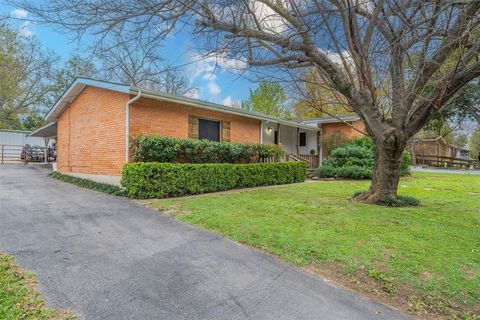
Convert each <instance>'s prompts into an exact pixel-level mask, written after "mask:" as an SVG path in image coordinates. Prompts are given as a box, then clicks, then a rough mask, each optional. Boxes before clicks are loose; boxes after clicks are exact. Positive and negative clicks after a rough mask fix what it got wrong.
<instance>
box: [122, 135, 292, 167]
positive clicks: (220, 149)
mask: <svg viewBox="0 0 480 320" xmlns="http://www.w3.org/2000/svg"><path fill="white" fill-rule="evenodd" d="M131 145H132V155H133V159H134V160H135V161H137V162H180V163H252V162H259V160H260V159H261V158H269V157H280V156H282V155H283V154H284V151H283V149H282V148H281V147H280V146H278V145H265V144H247V143H230V142H214V141H208V140H197V139H178V138H170V137H161V136H139V137H135V138H133V139H132V144H131Z"/></svg>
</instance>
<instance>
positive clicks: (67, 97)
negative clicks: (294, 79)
mask: <svg viewBox="0 0 480 320" xmlns="http://www.w3.org/2000/svg"><path fill="white" fill-rule="evenodd" d="M87 86H92V87H97V88H102V89H106V90H111V91H116V92H120V93H126V94H129V95H137V94H138V92H139V91H141V92H142V97H145V98H151V99H156V100H162V101H169V102H174V103H179V104H182V105H188V106H192V107H197V108H202V109H209V110H215V111H220V112H224V113H230V114H235V115H239V116H244V117H248V118H254V119H258V120H263V121H267V122H273V123H279V124H283V125H287V126H292V127H297V128H302V129H305V130H314V131H317V130H318V128H317V127H316V126H312V125H308V124H304V123H299V122H295V121H288V120H283V119H279V118H276V117H272V116H268V115H265V114H261V113H258V112H252V111H247V110H244V109H241V108H234V107H227V106H224V105H221V104H217V103H212V102H207V101H203V100H198V99H192V98H188V97H184V96H178V95H173V94H168V93H164V92H159V91H153V90H147V89H143V88H139V87H134V86H128V85H123V84H119V83H112V82H106V81H100V80H94V79H87V78H77V79H75V81H74V82H73V83H72V84H71V85H70V87H69V88H68V89H67V91H65V93H64V94H63V95H62V97H61V98H60V99H58V101H57V102H56V103H55V104H54V105H53V107H52V108H51V109H50V111H49V112H48V113H47V115H46V116H45V117H46V119H47V120H48V121H51V122H54V121H56V119H57V118H58V117H59V116H60V114H61V113H62V112H63V110H65V108H66V107H68V105H69V104H70V103H71V102H72V101H73V100H75V98H76V97H77V96H78V95H79V94H80V93H81V92H82V91H83V89H85V87H87Z"/></svg>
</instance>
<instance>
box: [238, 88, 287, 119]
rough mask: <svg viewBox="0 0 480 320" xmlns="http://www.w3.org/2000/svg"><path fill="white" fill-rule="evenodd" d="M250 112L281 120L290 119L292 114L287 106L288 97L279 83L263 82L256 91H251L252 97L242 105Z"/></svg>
mask: <svg viewBox="0 0 480 320" xmlns="http://www.w3.org/2000/svg"><path fill="white" fill-rule="evenodd" d="M242 107H243V108H244V109H245V110H248V111H255V112H259V113H263V114H267V115H270V116H274V117H277V118H281V119H290V118H291V112H290V109H289V107H288V105H287V95H286V94H285V91H284V90H283V88H282V87H281V86H280V84H278V83H267V82H262V83H260V84H259V86H258V88H257V89H255V90H253V91H252V90H250V97H249V98H248V100H247V101H245V102H244V103H243V104H242Z"/></svg>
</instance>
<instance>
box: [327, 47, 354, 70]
mask: <svg viewBox="0 0 480 320" xmlns="http://www.w3.org/2000/svg"><path fill="white" fill-rule="evenodd" d="M319 50H320V51H321V52H322V53H324V54H325V55H326V56H327V58H329V59H330V60H332V62H333V63H335V64H336V65H338V66H339V67H342V68H343V67H344V64H343V61H345V63H346V64H347V66H349V67H352V66H353V64H354V62H353V58H352V56H351V55H350V52H348V51H347V50H342V51H341V52H340V53H338V52H336V51H330V50H322V49H319Z"/></svg>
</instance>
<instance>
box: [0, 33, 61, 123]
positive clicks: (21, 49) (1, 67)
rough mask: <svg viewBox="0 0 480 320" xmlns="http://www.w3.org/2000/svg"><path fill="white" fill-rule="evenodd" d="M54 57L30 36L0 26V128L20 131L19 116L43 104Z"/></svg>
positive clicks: (46, 96) (51, 76) (46, 97)
mask: <svg viewBox="0 0 480 320" xmlns="http://www.w3.org/2000/svg"><path fill="white" fill-rule="evenodd" d="M56 60H57V57H56V56H55V55H54V54H53V53H52V52H51V51H47V50H45V49H44V48H42V47H41V46H40V44H39V42H38V40H37V39H36V38H35V37H33V36H29V37H26V36H22V35H21V34H20V33H19V32H18V31H17V30H14V29H12V28H10V27H9V26H8V25H6V24H0V128H8V129H21V126H22V125H21V117H22V115H24V114H25V115H26V114H28V113H32V112H36V109H37V108H39V107H41V106H42V105H45V103H46V101H47V100H48V94H49V86H50V84H51V80H52V78H53V69H54V64H55V62H56Z"/></svg>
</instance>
